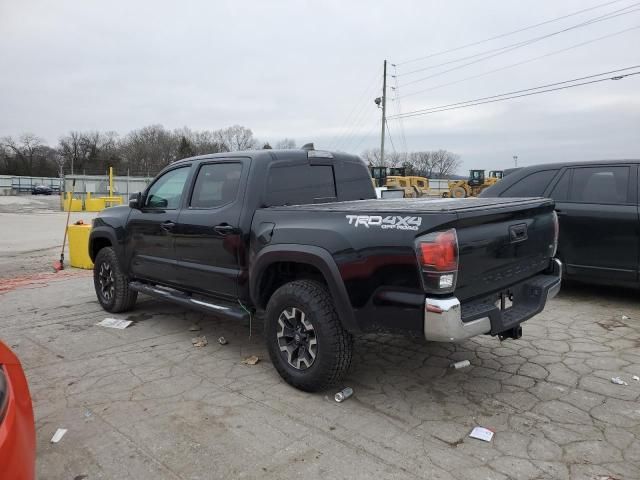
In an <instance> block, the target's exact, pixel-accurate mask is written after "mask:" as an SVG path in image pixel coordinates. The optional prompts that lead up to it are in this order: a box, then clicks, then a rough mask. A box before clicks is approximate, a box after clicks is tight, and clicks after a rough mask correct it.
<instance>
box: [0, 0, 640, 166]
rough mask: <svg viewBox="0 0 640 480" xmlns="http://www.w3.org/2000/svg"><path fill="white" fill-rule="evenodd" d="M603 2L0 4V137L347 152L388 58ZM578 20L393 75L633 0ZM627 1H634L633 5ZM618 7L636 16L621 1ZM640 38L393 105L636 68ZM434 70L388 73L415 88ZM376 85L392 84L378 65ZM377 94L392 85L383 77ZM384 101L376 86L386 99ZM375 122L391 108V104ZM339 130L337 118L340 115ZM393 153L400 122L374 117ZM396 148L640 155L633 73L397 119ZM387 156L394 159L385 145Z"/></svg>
mask: <svg viewBox="0 0 640 480" xmlns="http://www.w3.org/2000/svg"><path fill="white" fill-rule="evenodd" d="M601 3H604V0H601V1H598V0H590V1H584V0H580V1H578V0H571V1H562V2H558V1H553V0H544V1H542V0H527V1H518V2H505V1H503V0H502V1H500V0H465V1H459V2H452V1H441V2H436V1H404V2H403V1H399V0H395V1H383V2H380V1H378V2H371V1H362V2H360V1H350V2H347V1H344V0H343V1H323V2H311V1H264V0H262V1H260V0H255V1H237V0H236V1H192V2H161V1H157V0H153V1H151V0H149V1H127V2H123V1H111V2H104V1H102V2H90V1H87V0H73V1H71V0H66V1H63V2H51V1H36V0H27V1H12V0H0V33H1V34H2V41H1V42H0V65H1V66H2V67H1V68H2V74H1V75H0V136H3V135H15V134H19V133H21V132H25V131H29V132H33V133H36V134H38V135H40V136H42V137H44V138H45V139H46V140H47V141H49V142H50V143H56V142H57V139H58V137H59V136H60V135H62V134H65V133H67V132H68V131H69V130H94V129H98V130H115V131H117V132H120V133H126V132H127V131H128V130H131V129H133V128H139V127H142V126H144V125H148V124H156V123H160V124H162V125H164V126H165V127H167V128H171V129H173V128H180V127H183V126H188V127H191V128H194V129H205V128H206V129H216V128H221V127H225V126H228V125H232V124H241V125H244V126H247V127H249V128H251V129H253V131H254V134H255V135H256V136H257V137H258V138H259V139H261V140H265V141H272V142H274V141H277V140H278V139H281V138H283V137H290V138H295V139H296V140H297V142H298V143H299V144H302V143H305V142H308V141H314V142H315V144H316V148H336V147H338V148H341V149H344V150H346V151H351V152H354V153H360V152H361V151H362V150H363V149H365V148H371V147H375V146H378V145H379V119H380V112H379V110H377V108H376V106H375V104H374V103H373V99H374V98H375V97H376V96H379V95H380V93H381V86H380V81H381V78H382V77H381V70H382V62H383V60H384V59H385V58H386V59H388V60H389V61H390V62H393V63H398V62H403V61H405V60H408V59H412V58H415V57H421V56H424V55H428V54H430V53H433V52H438V51H440V50H443V49H447V48H451V47H456V46H459V45H462V44H466V43H469V42H473V41H476V40H481V39H484V38H487V37H490V36H493V35H496V34H500V33H503V32H507V31H511V30H514V29H518V28H520V27H524V26H527V25H531V24H534V23H537V22H541V21H544V20H547V19H550V18H554V17H558V16H561V15H565V14H568V13H571V12H574V11H577V10H581V9H584V8H588V7H590V6H595V5H598V4H601ZM634 3H635V2H633V1H632V0H626V1H619V2H615V3H612V4H611V5H609V6H607V7H603V8H600V9H597V10H593V11H591V12H587V13H584V14H582V15H580V16H576V17H572V18H568V19H565V20H564V21H561V22H556V23H552V24H549V25H545V26H544V27H541V28H538V29H535V30H529V31H527V32H523V33H521V34H518V35H514V36H510V37H506V38H503V39H500V40H497V41H494V42H490V43H486V44H483V45H480V46H478V47H475V48H471V49H465V50H461V51H459V52H455V53H452V54H450V55H444V56H439V57H434V58H432V59H429V60H426V61H422V62H414V63H411V64H405V65H400V66H399V67H398V70H397V73H403V72H407V71H409V70H411V69H414V68H421V67H427V66H429V65H433V64H435V63H441V62H444V61H448V60H452V59H455V58H458V57H460V56H466V55H471V54H473V53H477V52H481V51H484V50H487V49H491V48H496V47H500V46H505V45H508V44H511V43H514V42H518V41H522V40H526V39H529V38H532V37H537V36H539V35H543V34H545V33H549V32H553V31H556V30H560V29H562V28H565V27H567V26H570V25H573V24H577V23H580V22H581V21H584V20H588V19H590V18H593V17H596V16H599V15H602V14H604V13H607V12H610V11H614V10H618V9H620V8H624V7H627V6H631V5H633V4H634ZM635 8H638V7H635ZM631 10H633V8H631ZM636 26H640V11H638V12H632V13H629V14H628V15H623V16H620V17H617V18H614V19H611V20H608V21H603V22H599V23H597V24H594V25H591V26H588V27H585V28H580V29H576V30H575V31H571V32H567V33H564V34H562V35H557V36H554V37H551V38H548V39H546V40H544V41H540V42H537V43H535V44H532V45H529V46H526V47H524V48H520V49H517V50H514V51H512V52H509V53H508V54H505V55H501V56H497V57H494V58H492V59H489V60H487V61H484V62H480V63H477V64H475V65H471V66H468V67H466V68H462V69H460V70H457V71H454V72H450V73H447V74H445V75H442V76H438V77H436V78H432V79H429V80H426V81H423V82H418V83H416V84H413V85H409V86H405V87H402V86H400V89H399V93H400V95H403V94H408V93H411V92H413V91H417V90H420V89H425V88H429V87H433V86H435V85H439V84H442V83H446V82H450V81H455V80H459V79H462V78H465V77H468V76H472V75H477V74H480V73H483V72H486V71H489V70H492V69H496V68H499V67H503V66H506V65H509V64H513V63H517V62H520V61H523V60H526V59H529V58H533V57H537V56H540V55H543V54H546V53H549V52H552V51H555V50H559V49H562V48H566V47H569V46H571V45H575V44H578V43H582V42H586V41H589V40H592V39H595V38H598V37H602V36H605V35H609V34H612V33H615V32H618V31H621V30H624V29H627V28H631V27H636ZM639 47H640V29H635V30H632V31H629V32H626V33H623V34H620V35H617V36H614V37H611V38H608V39H605V40H601V41H598V42H595V43H592V44H589V45H585V46H583V47H580V48H575V49H572V50H568V51H566V52H564V53H560V54H557V55H553V56H549V57H547V58H544V59H540V60H537V61H532V62H530V63H527V64H524V65H521V66H518V67H515V68H510V69H506V70H503V71H501V72H498V73H494V74H489V75H486V76H483V77H480V78H477V79H475V80H470V81H465V82H460V83H457V84H455V85H451V86H449V87H446V88H440V89H437V90H432V91H430V92H425V93H423V94H418V95H413V96H409V97H406V98H404V99H402V103H401V111H404V112H406V111H411V110H415V109H419V108H424V107H430V106H437V105H443V104H448V103H453V102H457V101H461V100H467V99H472V98H476V97H484V96H489V95H494V94H497V93H502V92H505V91H511V90H519V89H524V88H529V87H534V86H538V85H541V84H547V83H552V82H558V81H562V80H566V79H571V78H576V77H582V76H586V75H590V74H594V73H599V72H604V71H608V70H614V69H618V68H623V67H627V66H631V65H636V64H640V54H639V51H640V50H639ZM446 68H449V67H441V68H440V69H436V70H429V71H425V72H423V74H414V75H405V76H400V77H398V83H399V84H400V85H402V84H403V83H404V82H408V81H411V80H415V79H418V78H421V77H422V76H426V75H429V74H432V73H434V72H437V71H439V70H442V69H446ZM389 73H391V74H393V73H395V70H394V68H393V67H390V72H389ZM389 82H390V84H391V85H395V79H393V78H389ZM393 95H394V92H393V91H391V90H390V91H389V94H388V98H389V99H391V98H392V97H393ZM389 111H390V112H389V113H390V114H393V113H397V103H396V102H392V101H389ZM348 119H349V121H348V122H347V120H348ZM389 125H390V129H391V135H392V139H393V144H394V146H395V148H396V149H398V150H400V149H403V148H404V145H405V142H404V140H403V138H402V134H401V133H402V131H401V125H400V123H399V122H398V121H397V120H393V121H390V122H389ZM403 126H404V132H405V136H404V137H405V138H406V146H407V148H408V149H409V150H420V149H438V148H445V149H448V150H451V151H454V152H456V153H459V154H461V156H462V159H463V162H464V163H463V168H464V169H467V168H473V167H480V168H487V169H491V168H506V167H510V166H512V164H513V160H512V155H514V154H517V155H518V156H519V159H520V163H521V164H525V165H527V164H534V163H540V162H549V161H554V160H565V159H571V160H573V159H576V160H577V159H585V158H587V159H596V158H607V157H608V158H620V157H627V158H630V157H636V158H637V157H640V75H638V76H635V77H629V78H626V79H623V80H620V81H608V82H603V83H599V84H595V85H591V86H586V87H580V88H575V89H570V90H564V91H561V92H556V93H549V94H544V95H536V96H532V97H526V98H522V99H519V100H514V101H510V102H502V103H494V104H489V105H483V106H479V107H474V108H468V109H461V110H453V111H449V112H444V113H438V114H434V115H428V116H421V117H415V118H411V119H406V120H404V122H403ZM388 148H393V146H391V145H389V142H388Z"/></svg>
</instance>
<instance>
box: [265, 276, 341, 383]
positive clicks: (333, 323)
mask: <svg viewBox="0 0 640 480" xmlns="http://www.w3.org/2000/svg"><path fill="white" fill-rule="evenodd" d="M296 310H298V311H301V312H303V316H302V322H304V323H306V324H307V325H311V329H310V330H308V329H307V330H304V329H303V330H304V332H306V333H303V335H310V332H312V333H313V337H314V338H315V340H316V343H315V344H314V345H315V355H314V357H313V360H312V363H311V365H305V366H304V367H302V365H301V362H300V360H299V359H298V361H297V363H298V366H299V367H300V368H296V367H295V366H294V365H292V364H291V363H290V362H291V357H292V355H291V354H288V353H287V352H284V351H282V350H281V345H283V348H287V347H286V346H285V345H284V344H286V342H287V341H286V335H284V333H283V331H284V326H283V325H281V324H280V319H281V318H282V319H283V320H285V321H286V318H288V317H282V315H291V314H293V315H295V314H296ZM285 312H288V313H287V314H285ZM305 319H306V322H305ZM294 321H295V319H294ZM264 328H265V339H266V342H267V348H268V350H269V356H270V357H271V361H272V362H273V365H274V366H275V368H276V370H277V371H278V373H279V374H280V376H281V377H282V378H283V379H284V380H285V381H286V382H287V383H288V384H290V385H292V386H294V387H296V388H298V389H300V390H304V391H305V392H318V391H322V390H326V389H327V388H329V387H331V386H333V385H334V384H336V383H338V382H339V381H340V380H341V379H342V378H343V377H344V375H345V374H346V373H347V371H348V370H349V367H350V366H351V358H352V355H353V337H352V336H351V334H350V333H349V332H347V331H346V330H345V329H344V328H343V327H342V324H341V323H340V319H339V318H338V314H337V313H336V310H335V308H334V306H333V300H332V298H331V295H330V294H329V292H328V291H327V289H326V287H325V286H324V285H322V284H320V283H318V282H314V281H310V280H296V281H293V282H290V283H287V284H285V285H283V286H282V287H280V288H279V289H278V290H276V292H275V293H274V294H273V295H272V296H271V298H270V299H269V303H268V305H267V311H266V316H265V323H264ZM290 331H291V330H290ZM289 338H291V337H289ZM293 342H294V340H292V343H293ZM292 343H289V344H287V345H291V344H292ZM306 348H308V347H306ZM311 348H313V347H311ZM311 348H309V350H311ZM303 352H305V353H306V351H305V350H303ZM307 358H308V359H310V358H311V356H310V355H307ZM306 363H308V361H305V364H306Z"/></svg>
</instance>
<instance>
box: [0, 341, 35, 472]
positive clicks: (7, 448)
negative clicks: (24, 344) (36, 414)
mask: <svg viewBox="0 0 640 480" xmlns="http://www.w3.org/2000/svg"><path fill="white" fill-rule="evenodd" d="M35 463H36V431H35V426H34V421H33V407H32V405H31V395H30V394H29V386H28V385H27V379H26V378H25V376H24V372H23V371H22V367H21V366H20V361H19V360H18V357H16V355H15V353H13V352H12V351H11V349H10V348H9V347H8V346H7V345H5V344H4V343H2V342H0V478H2V479H7V480H9V479H11V480H32V479H33V478H34V477H35Z"/></svg>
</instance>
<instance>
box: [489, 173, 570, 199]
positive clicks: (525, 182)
mask: <svg viewBox="0 0 640 480" xmlns="http://www.w3.org/2000/svg"><path fill="white" fill-rule="evenodd" d="M556 173H558V170H542V171H540V172H535V173H532V174H530V175H527V176H526V177H524V178H521V179H520V180H519V181H517V182H516V183H514V184H513V185H511V186H510V187H509V188H507V189H506V190H505V191H504V192H502V195H500V196H501V197H539V196H541V195H542V194H543V193H544V191H545V189H546V188H547V185H549V182H550V181H551V180H552V179H553V177H555V175H556Z"/></svg>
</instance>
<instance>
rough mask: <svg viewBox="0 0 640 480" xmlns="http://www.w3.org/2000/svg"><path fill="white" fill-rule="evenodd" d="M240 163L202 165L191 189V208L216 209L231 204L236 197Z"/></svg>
mask: <svg viewBox="0 0 640 480" xmlns="http://www.w3.org/2000/svg"><path fill="white" fill-rule="evenodd" d="M241 174H242V164H241V163H212V164H207V165H203V166H202V167H201V168H200V171H199V172H198V177H197V178H196V184H195V186H194V187H193V194H192V195H191V203H190V206H191V207H192V208H216V207H221V206H223V205H226V204H228V203H232V202H233V201H234V200H235V199H236V196H237V195H238V188H239V186H240V176H241Z"/></svg>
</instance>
